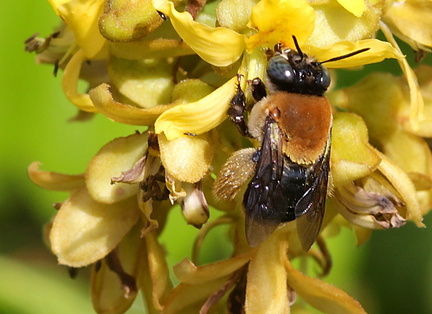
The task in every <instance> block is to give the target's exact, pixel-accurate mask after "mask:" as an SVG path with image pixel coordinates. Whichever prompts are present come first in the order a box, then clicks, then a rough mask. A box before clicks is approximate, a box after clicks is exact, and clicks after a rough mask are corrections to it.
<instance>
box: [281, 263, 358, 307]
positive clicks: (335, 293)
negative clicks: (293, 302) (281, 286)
mask: <svg viewBox="0 0 432 314" xmlns="http://www.w3.org/2000/svg"><path fill="white" fill-rule="evenodd" d="M284 263H285V268H286V271H287V275H286V277H287V281H288V285H289V286H290V287H291V288H293V289H294V291H295V292H296V293H297V294H298V295H299V296H300V297H301V298H302V299H303V300H305V301H306V302H307V303H309V304H311V305H312V306H313V307H315V308H316V309H318V310H319V311H321V312H323V313H351V314H360V313H366V312H365V310H364V309H363V308H362V306H361V305H360V303H358V302H357V301H356V300H354V299H353V298H352V297H351V296H349V295H348V294H347V293H346V292H344V291H342V290H340V289H338V288H336V287H334V286H332V285H330V284H328V283H325V282H324V281H321V280H319V279H317V278H312V277H308V276H305V275H303V274H302V273H301V272H299V271H298V270H296V269H294V268H293V267H292V266H291V264H290V262H289V261H288V259H287V258H285V259H284Z"/></svg>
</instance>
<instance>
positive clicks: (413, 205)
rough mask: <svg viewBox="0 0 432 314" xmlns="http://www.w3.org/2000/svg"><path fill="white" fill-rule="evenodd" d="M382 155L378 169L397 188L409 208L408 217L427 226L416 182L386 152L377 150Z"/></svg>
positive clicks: (422, 225) (419, 225)
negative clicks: (417, 194)
mask: <svg viewBox="0 0 432 314" xmlns="http://www.w3.org/2000/svg"><path fill="white" fill-rule="evenodd" d="M376 152H377V153H378V154H379V155H380V157H381V163H380V165H379V166H378V170H379V171H381V173H382V174H383V175H384V176H385V177H386V178H387V180H388V181H389V182H390V183H391V184H392V185H393V187H394V188H395V190H396V191H397V192H398V193H399V195H400V196H401V199H402V201H403V202H404V203H405V206H406V209H407V218H408V219H410V220H412V221H413V222H414V223H415V224H416V225H417V227H425V225H424V224H423V222H422V221H423V217H422V213H421V209H420V205H419V202H418V200H417V198H416V190H415V187H414V184H413V183H412V181H411V180H410V179H409V177H408V175H407V174H406V173H405V172H404V171H403V170H402V169H401V168H399V167H398V166H397V165H396V164H395V163H394V162H392V161H391V160H390V159H389V158H387V157H386V156H385V155H384V154H381V153H380V152H378V150H377V151H376Z"/></svg>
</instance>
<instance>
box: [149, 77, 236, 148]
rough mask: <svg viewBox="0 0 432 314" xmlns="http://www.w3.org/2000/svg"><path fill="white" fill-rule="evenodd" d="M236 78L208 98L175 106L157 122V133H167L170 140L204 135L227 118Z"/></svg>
mask: <svg viewBox="0 0 432 314" xmlns="http://www.w3.org/2000/svg"><path fill="white" fill-rule="evenodd" d="M236 82H237V78H236V77H234V78H232V79H231V80H229V81H228V82H227V83H225V84H224V85H223V86H221V87H220V88H218V89H216V90H215V91H214V92H212V93H210V94H209V95H208V96H206V97H204V98H202V99H200V100H198V101H196V102H192V103H188V104H183V105H178V106H175V107H174V108H172V109H169V110H167V111H165V112H164V113H163V114H161V115H160V117H159V118H158V119H157V120H156V123H155V131H156V133H158V134H160V133H162V132H163V133H165V136H166V138H167V139H168V140H173V139H175V138H178V137H182V136H185V135H184V134H185V133H193V134H197V135H199V134H203V133H205V132H208V131H210V130H211V129H213V128H215V127H216V126H218V125H219V124H221V123H222V122H223V121H224V120H225V119H226V118H227V114H226V112H227V110H228V109H229V106H230V105H229V102H230V100H231V98H232V97H233V95H234V93H235V90H236Z"/></svg>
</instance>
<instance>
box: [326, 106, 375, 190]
mask: <svg viewBox="0 0 432 314" xmlns="http://www.w3.org/2000/svg"><path fill="white" fill-rule="evenodd" d="M379 163H380V157H379V155H378V154H377V153H376V152H375V150H374V149H373V148H372V146H371V145H370V144H369V142H368V133H367V128H366V125H365V123H364V122H363V120H362V118H360V117H359V116H357V115H356V114H353V113H337V114H335V116H334V120H333V130H332V151H331V165H332V168H331V173H332V179H333V185H334V186H335V187H338V186H342V185H345V184H348V183H350V182H352V181H354V180H357V179H359V178H362V177H364V176H366V175H368V174H370V173H372V172H373V171H374V170H375V169H376V168H377V167H378V165H379Z"/></svg>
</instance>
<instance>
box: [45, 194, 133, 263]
mask: <svg viewBox="0 0 432 314" xmlns="http://www.w3.org/2000/svg"><path fill="white" fill-rule="evenodd" d="M136 203H137V202H136V199H135V198H134V197H132V198H129V199H127V200H124V201H122V202H117V203H115V204H112V205H107V204H102V203H98V202H96V201H94V200H93V199H92V198H91V197H90V195H89V194H88V192H87V190H86V189H80V190H77V191H76V192H74V193H72V195H71V196H70V197H69V198H68V199H67V200H66V202H64V203H63V205H62V207H61V208H60V210H59V211H58V213H57V215H56V217H55V218H54V222H53V226H52V229H51V232H50V235H49V239H50V243H51V249H52V251H53V252H54V254H55V255H57V258H58V262H59V263H60V264H63V265H68V266H71V267H82V266H87V265H89V264H91V263H94V262H96V261H98V260H100V259H101V258H103V257H105V256H106V255H107V254H108V253H109V252H110V251H111V250H112V249H114V248H115V247H116V246H117V244H118V243H119V242H120V241H121V239H122V238H123V236H124V235H125V234H126V233H127V232H128V231H129V230H130V229H131V228H132V226H133V225H135V223H136V222H137V220H138V218H139V211H138V208H137V204H136Z"/></svg>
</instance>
